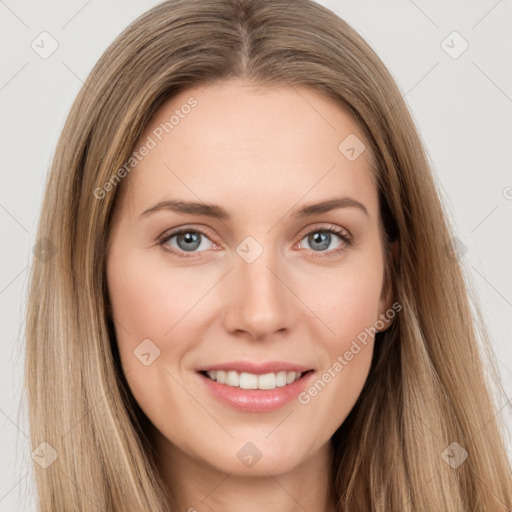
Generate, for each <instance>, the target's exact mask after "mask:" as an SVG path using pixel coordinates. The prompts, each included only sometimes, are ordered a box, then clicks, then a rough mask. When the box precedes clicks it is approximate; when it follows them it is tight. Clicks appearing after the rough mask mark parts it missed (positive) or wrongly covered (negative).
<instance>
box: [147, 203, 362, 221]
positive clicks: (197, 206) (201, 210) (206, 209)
mask: <svg viewBox="0 0 512 512" xmlns="http://www.w3.org/2000/svg"><path fill="white" fill-rule="evenodd" d="M349 207H354V208H358V209H359V210H361V211H362V212H364V213H365V214H366V215H368V211H367V209H366V208H365V206H364V205H363V204H362V203H360V202H359V201H356V200H355V199H352V198H350V197H339V198H336V197H335V198H332V199H327V200H325V201H322V202H319V203H314V204H307V205H305V206H303V207H302V208H300V209H299V210H297V211H296V212H294V213H293V217H295V218H297V219H302V218H304V217H311V216H312V215H318V214H321V213H326V212H330V211H331V210H335V209H338V208H349ZM162 210H169V211H173V212H177V213H185V214H189V215H204V216H206V217H212V218H214V219H222V220H230V219H231V215H230V214H229V213H228V212H227V211H226V210H225V209H224V208H223V207H222V206H219V205H216V204H207V203H199V202H194V201H181V200H176V199H168V200H165V201H160V202H159V203H157V204H155V205H154V206H152V207H151V208H148V209H147V210H145V211H143V212H142V213H141V214H140V217H147V216H148V215H151V214H152V213H155V212H158V211H162Z"/></svg>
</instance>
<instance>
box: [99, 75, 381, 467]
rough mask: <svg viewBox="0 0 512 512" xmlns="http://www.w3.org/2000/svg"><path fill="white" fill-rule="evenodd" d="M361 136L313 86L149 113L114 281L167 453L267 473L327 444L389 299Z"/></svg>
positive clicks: (119, 326)
mask: <svg viewBox="0 0 512 512" xmlns="http://www.w3.org/2000/svg"><path fill="white" fill-rule="evenodd" d="M187 105H188V106H187ZM173 116H174V117H173ZM166 123H167V124H166ZM347 137H349V138H348V139H347ZM345 139H346V140H345ZM343 141H345V142H343ZM363 141H364V138H363V135H362V133H361V131H360V130H359V129H358V126H357V125H356V123H355V122H354V121H353V120H352V119H351V117H349V116H348V115H347V114H346V113H345V112H344V111H343V110H342V109H341V108H340V107H339V106H338V105H337V104H336V103H333V102H332V101H331V100H329V99H327V98H324V97H323V96H320V95H319V94H318V93H316V92H314V91H311V90H309V89H306V88H302V89H301V88H272V89H261V88H256V86H254V85H251V83H249V82H245V81H240V80H231V81H227V82H223V83H216V84H214V85H210V86H209V87H207V88H204V89H203V88H196V89H189V90H187V91H184V92H182V93H181V94H180V95H179V96H176V97H174V98H173V99H171V100H170V101H168V102H167V103H165V104H164V105H163V106H162V107H161V108H160V109H159V110H158V111H157V112H156V114H155V115H154V116H153V118H152V120H151V122H150V124H149V125H148V127H147V129H146V131H145V133H144V134H143V135H142V137H141V138H140V140H139V143H138V144H137V145H136V150H137V151H138V154H139V157H140V161H138V163H137V165H136V166H134V167H133V169H132V170H131V171H130V173H129V174H128V175H127V176H126V177H125V178H124V181H123V182H122V187H123V188H122V191H123V193H122V195H121V196H120V197H119V198H118V199H119V202H118V203H117V205H116V211H115V216H114V222H113V226H112V231H111V234H110V236H111V237H110V245H109V249H108V260H107V282H108V290H109V295H110V300H111V304H112V314H113V318H114V321H115V326H116V334H117V343H118V346H119V352H120V357H121V363H122V367H123V370H124V372H125V374H126V378H127V381H128V384H129V386H130V388H131V391H132V393H133V395H134V397H135V399H136V400H137V402H138V403H139V405H140V407H141V409H142V410H143V411H144V413H145V414H146V415H147V417H148V418H149V419H150V421H151V423H152V426H153V428H154V439H155V443H156V444H158V447H159V453H165V454H168V455H169V457H170V458H172V457H174V458H175V460H177V459H178V458H181V459H182V460H186V459H188V460H195V461H199V462H200V463H201V464H202V465H207V466H209V467H211V468H215V469H217V470H219V471H222V472H225V473H228V472H229V473H232V474H240V475H244V474H251V475H265V474H266V472H270V473H272V474H279V473H283V472H286V471H290V470H292V469H293V468H296V467H298V466H299V465H300V464H303V463H305V461H308V460H311V458H312V457H314V456H315V454H318V453H320V452H321V451H322V450H325V448H326V447H327V446H328V443H329V439H330V437H331V436H332V434H333V433H334V432H335V431H336V429H337V428H338V427H339V426H340V425H341V424H342V423H343V421H344V419H345V418H346V416H347V415H348V413H349V412H350V410H351V409H352V407H353V406H354V404H355V402H356V400H357V398H358V396H359V395H360V393H361V390H362V387H363V385H364V383H365V380H366V378H367V376H368V371H369V368H370V363H371V358H372V351H373V344H374V338H373V332H374V331H372V327H374V326H375V325H376V324H377V327H378V328H379V329H378V330H382V327H383V325H384V322H385V319H386V318H387V313H386V312H387V311H389V308H390V302H391V301H390V300H389V297H388V294H387V292H386V290H384V288H383V276H384V258H383V242H382V232H381V224H380V223H381V221H380V216H379V208H378V195H377V188H376V185H375V181H374V177H373V174H372V171H371V162H372V160H371V158H372V157H371V154H370V150H369V148H368V147H367V148H366V149H364V146H362V145H361V144H364V142H363ZM143 146H145V147H146V148H147V149H146V150H143V149H141V148H142V147H143ZM110 193H112V192H110ZM326 202H327V203H326ZM189 203H197V204H195V205H191V204H189ZM319 203H325V204H324V207H317V208H313V207H312V205H316V204H319ZM206 205H210V206H209V207H207V206H206ZM211 205H215V206H211ZM329 206H330V208H329ZM255 388H256V389H255Z"/></svg>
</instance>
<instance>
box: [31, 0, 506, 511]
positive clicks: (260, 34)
mask: <svg viewBox="0 0 512 512" xmlns="http://www.w3.org/2000/svg"><path fill="white" fill-rule="evenodd" d="M238 77H246V78H249V79H251V80H253V81H254V82H255V83H256V84H261V85H264V86H272V85H279V86H281V85H288V86H290V87H294V86H307V87H310V88H311V89H313V90H315V91H317V92H318V93H320V94H324V95H327V96H328V97H329V98H331V99H332V100H334V101H335V102H337V103H338V104H339V105H340V106H341V107H343V108H345V109H347V111H348V112H349V113H350V114H351V115H352V116H353V118H354V119H355V120H356V121H357V123H358V124H359V126H360V128H361V130H362V131H363V133H364V135H365V138H366V142H367V144H368V146H369V147H370V148H371V150H372V152H373V154H374V156H375V161H376V166H375V169H374V172H375V174H376V177H377V183H378V189H379V198H380V207H381V213H382V218H383V224H384V229H385V233H386V244H387V246H388V249H389V244H390V243H391V241H392V240H394V239H397V240H398V241H399V252H398V254H397V257H396V259H395V261H394V263H393V264H391V263H390V265H389V268H388V272H389V274H388V275H389V277H390V278H391V280H392V282H393V287H394V292H395V299H396V300H397V301H398V302H399V303H400V304H401V305H402V307H403V308H402V311H401V312H400V314H399V315H398V316H397V318H396V319H395V321H394V323H393V324H392V326H391V327H390V328H389V329H388V330H387V331H385V332H382V333H379V334H377V339H376V343H375V350H374V357H373V361H372V367H371V369H370V374H369V377H368V380H367V382H366V383H365V386H364V388H363V390H362V393H361V395H360V397H359V399H358V401H357V403H356V405H355V406H354V408H353V409H352V411H351V412H350V414H349V416H348V417H347V419H346V421H345V422H344V423H343V425H341V427H340V428H339V429H338V431H337V432H336V433H335V434H334V436H333V438H332V443H333V444H334V447H335V454H336V456H335V457H334V458H333V463H332V464H333V467H332V481H331V488H332V492H333V496H334V498H335V502H336V504H337V505H336V510H338V511H345V512H348V511H350V512H358V511H361V512H362V511H364V512H367V511H370V510H371V511H375V512H389V511H397V512H398V511H400V512H408V511H409V512H415V511H418V512H420V511H421V512H424V511H436V512H438V511H443V512H455V511H457V512H459V511H468V512H469V511H485V512H490V511H498V510H500V511H501V510H510V509H511V508H512V497H511V494H510V493H511V489H512V474H511V473H512V472H511V467H510V462H509V460H508V458H507V454H506V449H505V442H504V439H505V431H504V426H503V425H502V424H501V423H500V422H498V419H497V412H498V408H497V403H496V402H495V400H496V398H495V397H494V396H493V393H492V391H491V384H492V385H493V386H495V389H497V390H501V391H503V390H502V388H501V387H500V383H499V377H498V374H497V370H496V362H495V360H494V355H493V352H492V349H491V347H490V344H489V340H488V338H487V335H486V331H485V329H484V328H483V324H482V321H481V319H479V318H478V317H475V316H474V314H473V313H472V310H473V309H474V306H473V305H472V302H470V299H469V298H468V297H471V294H470V293H469V292H468V286H467V284H466V283H465V281H464V277H463V274H462V271H461V265H460V262H459V261H458V259H457V258H456V257H455V256H454V251H453V249H454V247H453V244H452V241H451V228H450V226H449V223H448V220H447V218H446V215H445V213H444V212H443V208H442V205H441V202H440V199H439V193H438V191H437V188H436V184H435V181H434V179H433V176H432V172H431V169H430V167H429V163H428V161H427V157H426V154H425V152H424V149H423V146H422V143H421V140H420V138H419V136H418V133H417V130H416V128H415V125H414V123H413V121H412V119H411V116H410V114H409V112H408V110H407V107H406V105H405V104H404V101H403V99H402V95H401V93H400V91H399V89H398V88H397V86H396V84H395V82H394V80H393V78H392V77H391V75H390V73H389V72H388V71H387V69H386V68H385V66H384V64H383V63H382V62H381V60H380V59H379V58H378V57H377V55H376V54H375V53H374V51H373V50H372V49H371V48H370V47H369V46H368V44H367V43H366V42H365V41H364V40H363V39H362V38H361V37H360V36H359V35H358V34H357V32H355V31H354V30H353V29H352V28H351V27H350V26H349V25H348V24H347V23H346V22H344V21H343V20H342V19H340V18H339V17H337V16H336V15H334V14H333V13H332V12H331V11H329V10H328V9H326V8H324V7H322V6H320V5H318V4H316V3H314V2H313V1H310V0H293V1H292V0H272V1H263V0H208V1H207V2H205V1H204V0H170V1H166V2H163V3H161V4H159V5H157V6H156V7H154V8H152V9H151V10H149V11H148V12H146V13H145V14H143V15H142V16H140V17H139V18H138V19H137V20H135V21H134V22H133V23H132V24H131V25H130V26H129V27H128V28H127V29H125V30H124V32H123V33H122V34H120V35H119V36H118V37H117V38H116V40H115V41H114V42H113V43H112V44H111V46H110V47H109V48H108V49H107V50H106V51H105V53H104V54H103V56H102V57H101V59H100V60H99V62H98V63H97V64H96V66H95V67H94V69H93V70H92V72H91V73H90V75H89V77H88V78H87V80H86V82H85V84H84V86H83V87H82V89H81V91H80V93H79V94H78V97H77V98H76V100H75V102H74V104H73V106H72V109H71V112H70V114H69V117H68V119H67V121H66V124H65V126H64V129H63V131H62V135H61V137H60V140H59V142H58V146H57V149H56V153H55V157H54V161H53V165H52V167H51V171H50V173H49V178H48V181H47V184H46V192H45V196H44V202H43V206H42V213H41V217H40V222H39V226H38V238H40V239H42V240H43V242H42V244H43V245H44V247H45V248H46V250H45V251H43V252H42V253H40V254H39V256H38V257H35V258H34V260H33V264H32V268H31V276H30V290H29V300H28V306H27V315H26V367H25V372H26V375H25V379H26V380H25V385H26V393H27V397H28V412H29V423H30V436H31V442H32V445H33V447H34V448H36V447H38V446H39V445H41V443H43V442H45V443H48V444H47V445H43V448H42V449H43V450H46V452H44V453H46V454H47V457H51V459H53V458H55V456H57V458H56V459H55V460H53V461H52V463H51V464H49V465H48V467H46V468H43V467H42V466H41V465H39V464H35V463H34V470H35V472H36V473H35V474H36V481H37V490H38V499H39V507H40V508H39V510H40V511H42V512H50V511H51V512H61V511H62V512H64V511H70V510H73V511H77V512H78V511H89V510H94V509H96V508H97V509H98V510H102V511H105V512H108V511H116V512H120V511H125V510H140V511H149V510H151V511H152V512H163V511H170V510H175V505H174V501H173V499H172V496H169V495H168V493H167V490H166V489H165V487H164V485H163V483H162V480H161V478H160V475H159V474H158V471H157V470H156V464H155V454H154V450H153V448H152V446H151V444H150V443H149V441H148V439H149V437H148V436H147V432H148V430H147V426H148V419H147V418H146V417H145V415H144V414H143V413H142V411H141V410H140V408H139V406H138V404H137V403H136V402H135V400H134V398H133V396H132V395H131V393H130V390H129V387H128V385H127V383H126V379H125V377H124V375H123V373H122V371H121V367H120V363H119V355H118V352H117V346H116V340H115V330H114V323H113V322H115V320H114V319H113V318H112V317H111V315H110V305H109V298H108V291H107V287H106V279H105V255H106V252H107V248H108V242H109V229H110V225H111V219H112V213H113V210H114V206H115V204H116V197H118V194H119V190H120V188H121V187H122V186H123V183H122V182H121V183H119V185H118V186H116V187H115V188H114V190H111V191H110V192H109V193H106V194H104V197H102V198H100V199H98V197H97V194H96V195H95V193H94V191H95V190H97V189H98V188H101V187H102V186H103V185H104V184H105V183H106V182H107V181H109V179H111V176H112V174H113V173H114V172H115V171H116V170H117V169H120V168H121V167H122V166H123V164H124V163H125V162H126V161H127V159H128V158H129V157H130V154H131V152H132V151H133V149H134V145H135V143H136V141H137V139H138V138H139V136H140V135H141V134H142V132H143V130H144V128H145V127H146V125H147V123H148V121H149V119H150V117H151V115H152V114H153V113H154V112H155V110H156V109H157V108H158V107H159V106H160V105H162V103H163V102H164V101H166V100H167V99H169V98H171V97H173V96H174V95H176V94H177V93H178V92H180V91H182V90H185V89H186V88H189V87H193V86H198V85H202V84H204V85H207V84H209V83H212V82H215V81H217V80H228V79H230V78H238ZM199 108H200V107H199ZM340 142H341V141H340ZM133 172H136V171H133ZM41 255H42V256H41ZM36 256H37V254H36ZM475 311H476V309H475ZM118 327H119V328H122V327H121V326H118ZM484 359H485V360H484ZM453 443H457V444H453ZM50 447H51V448H52V449H53V450H55V452H53V451H51V450H50ZM48 454H50V455H48ZM466 455H467V458H466V459H465V460H464V461H463V462H462V463H460V462H461V461H462V459H464V457H465V456H466ZM452 460H458V461H459V463H460V464H459V463H457V464H452V463H451V461H452ZM48 462H50V459H49V460H48Z"/></svg>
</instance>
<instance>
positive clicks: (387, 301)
mask: <svg viewBox="0 0 512 512" xmlns="http://www.w3.org/2000/svg"><path fill="white" fill-rule="evenodd" d="M398 250H399V245H398V240H395V241H394V242H393V243H391V245H390V247H389V254H388V255H387V258H386V261H385V265H386V268H385V270H384V279H383V283H382V293H381V297H380V302H379V318H378V321H379V326H380V325H381V324H382V323H384V327H382V328H381V329H379V332H383V331H386V330H387V329H388V328H389V326H390V325H391V324H392V323H393V318H394V316H395V315H393V316H392V317H390V316H389V315H387V314H386V312H387V311H389V310H390V309H392V305H393V301H394V299H395V286H394V271H393V269H394V268H395V264H396V262H397V261H398Z"/></svg>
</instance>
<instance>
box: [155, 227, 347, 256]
mask: <svg viewBox="0 0 512 512" xmlns="http://www.w3.org/2000/svg"><path fill="white" fill-rule="evenodd" d="M316 232H319V233H323V232H328V233H333V234H335V235H337V236H338V237H339V238H340V239H341V241H342V244H341V245H340V246H339V247H338V248H336V249H331V250H330V251H312V252H316V253H318V255H317V256H314V257H322V258H329V257H332V256H337V255H338V254H340V253H341V252H343V251H345V250H346V248H347V247H350V246H352V245H353V238H352V236H351V235H350V234H349V233H348V232H347V231H346V230H343V229H340V228H336V227H334V226H330V225H320V226H316V227H315V228H313V229H311V230H309V231H307V232H306V233H303V234H302V235H301V238H300V240H303V239H304V237H306V236H308V235H310V234H311V233H316ZM183 233H200V234H201V235H203V236H205V237H206V238H208V239H210V234H209V233H208V232H207V231H205V230H203V229H199V228H190V227H184V228H179V229H176V230H175V231H171V232H170V233H164V234H163V235H162V236H161V237H159V238H158V240H157V243H158V245H160V246H162V249H163V250H164V251H166V252H168V253H171V254H173V255H175V256H177V257H178V258H196V257H197V256H194V254H197V253H194V252H191V254H190V255H188V254H186V253H185V252H184V251H177V250H176V249H174V248H171V246H169V245H168V244H167V242H169V240H171V238H174V237H175V236H178V235H182V234H183ZM300 240H299V241H300ZM210 241H212V240H210ZM214 243H215V242H214ZM199 252H204V251H199Z"/></svg>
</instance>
